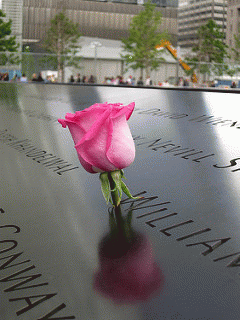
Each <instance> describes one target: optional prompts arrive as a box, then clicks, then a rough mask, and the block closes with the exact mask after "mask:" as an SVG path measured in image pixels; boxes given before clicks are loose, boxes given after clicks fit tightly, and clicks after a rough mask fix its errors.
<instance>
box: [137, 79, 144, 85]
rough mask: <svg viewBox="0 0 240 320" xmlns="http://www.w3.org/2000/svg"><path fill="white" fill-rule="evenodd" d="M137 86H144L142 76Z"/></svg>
mask: <svg viewBox="0 0 240 320" xmlns="http://www.w3.org/2000/svg"><path fill="white" fill-rule="evenodd" d="M137 86H143V79H142V77H140V78H139V79H138V81H137Z"/></svg>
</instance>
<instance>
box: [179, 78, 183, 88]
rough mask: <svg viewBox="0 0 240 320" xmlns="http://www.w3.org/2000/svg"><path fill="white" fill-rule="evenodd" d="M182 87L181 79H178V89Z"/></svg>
mask: <svg viewBox="0 0 240 320" xmlns="http://www.w3.org/2000/svg"><path fill="white" fill-rule="evenodd" d="M183 85H184V81H183V78H179V81H178V87H183Z"/></svg>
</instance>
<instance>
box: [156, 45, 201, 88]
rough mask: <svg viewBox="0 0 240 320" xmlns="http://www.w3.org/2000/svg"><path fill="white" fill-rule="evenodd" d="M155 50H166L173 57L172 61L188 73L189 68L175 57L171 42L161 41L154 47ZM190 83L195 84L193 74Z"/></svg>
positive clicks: (195, 80) (195, 79) (194, 75)
mask: <svg viewBox="0 0 240 320" xmlns="http://www.w3.org/2000/svg"><path fill="white" fill-rule="evenodd" d="M155 48H156V49H157V50H161V49H162V48H166V49H167V50H168V51H169V52H170V53H171V55H172V56H173V57H174V59H176V60H178V62H179V64H180V66H181V67H182V68H183V69H184V70H185V71H190V70H191V67H190V66H189V65H188V64H186V63H185V62H183V61H182V59H181V58H178V56H177V50H176V49H175V48H174V47H173V46H172V44H171V42H170V41H168V40H162V41H161V43H160V44H158V45H157V46H156V47H155ZM191 79H192V82H193V83H197V80H198V79H197V76H196V74H195V73H194V72H193V74H192V78H191Z"/></svg>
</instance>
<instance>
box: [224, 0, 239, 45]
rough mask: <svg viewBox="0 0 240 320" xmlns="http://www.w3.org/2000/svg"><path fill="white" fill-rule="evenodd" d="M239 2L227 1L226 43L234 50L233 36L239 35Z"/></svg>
mask: <svg viewBox="0 0 240 320" xmlns="http://www.w3.org/2000/svg"><path fill="white" fill-rule="evenodd" d="M239 26H240V0H234V1H233V0H228V11H227V31H226V43H227V45H228V46H229V47H230V48H235V39H234V35H238V34H239Z"/></svg>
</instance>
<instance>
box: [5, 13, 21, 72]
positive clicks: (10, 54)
mask: <svg viewBox="0 0 240 320" xmlns="http://www.w3.org/2000/svg"><path fill="white" fill-rule="evenodd" d="M4 18H6V15H5V14H4V13H3V11H2V10H0V65H1V66H4V65H6V64H7V63H8V64H18V63H19V62H20V59H19V57H18V56H17V55H16V54H14V52H17V51H18V48H19V44H17V42H16V37H15V36H11V33H12V31H11V26H12V21H11V20H9V21H6V19H4Z"/></svg>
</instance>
